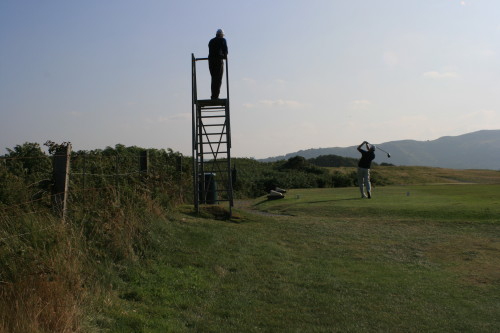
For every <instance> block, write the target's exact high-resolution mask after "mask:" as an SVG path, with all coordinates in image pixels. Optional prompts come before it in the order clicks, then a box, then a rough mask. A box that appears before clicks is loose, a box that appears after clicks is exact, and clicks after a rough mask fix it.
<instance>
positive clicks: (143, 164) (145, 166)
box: [139, 150, 149, 175]
mask: <svg viewBox="0 0 500 333" xmlns="http://www.w3.org/2000/svg"><path fill="white" fill-rule="evenodd" d="M139 171H140V172H141V173H143V174H145V175H147V174H148V173H149V151H147V150H142V151H141V155H140V157H139Z"/></svg>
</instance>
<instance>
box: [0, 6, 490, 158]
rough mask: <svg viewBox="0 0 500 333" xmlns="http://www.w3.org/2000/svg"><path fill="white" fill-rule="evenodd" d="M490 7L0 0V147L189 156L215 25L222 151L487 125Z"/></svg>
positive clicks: (292, 147) (265, 153) (269, 152)
mask: <svg viewBox="0 0 500 333" xmlns="http://www.w3.org/2000/svg"><path fill="white" fill-rule="evenodd" d="M499 13H500V1H498V0H465V1H460V0H418V1H417V0H414V1H410V0H377V1H374V0H349V1H345V0H344V1H337V0H303V1H299V0H273V1H269V0H266V1H264V0H256V1H249V0H246V1H238V0H231V1H229V0H219V1H201V0H199V1H196V0H182V1H180V0H179V1H161V0H141V1H139V0H136V1H132V0H107V1H101V0H85V1H83V0H82V1H67V0H44V1H40V0H1V1H0V115H1V121H0V153H4V152H5V150H4V148H6V147H9V148H11V147H14V146H15V145H16V144H22V143H24V142H27V141H28V142H39V143H43V142H45V141H46V140H49V139H50V140H53V141H56V142H62V141H71V142H72V143H73V146H74V149H76V150H80V149H95V148H104V147H106V146H114V145H115V144H117V143H121V144H125V145H127V146H128V145H137V146H141V147H145V148H149V147H152V148H172V149H173V150H175V151H180V152H182V153H183V154H186V155H190V154H191V53H194V54H195V56H197V57H205V56H206V55H207V43H208V41H209V39H210V38H212V37H213V36H214V35H215V32H216V30H217V29H218V28H223V29H224V30H225V32H226V39H227V42H228V46H229V69H230V73H229V79H230V91H231V107H232V108H231V123H232V131H233V132H232V133H233V156H240V157H256V158H263V157H269V156H275V155H281V154H285V153H289V152H293V151H297V150H299V149H308V148H319V147H335V146H339V147H342V146H351V145H358V144H359V143H361V142H362V141H363V140H367V141H370V142H373V143H383V142H386V141H392V140H401V139H415V140H432V139H436V138H439V137H441V136H445V135H460V134H464V133H467V132H472V131H476V130H480V129H500V93H499V92H500V20H499V19H498V18H499ZM198 66H199V67H198V73H199V76H200V80H199V81H200V82H199V85H200V88H199V89H200V92H199V97H200V98H208V97H209V83H208V69H207V68H206V67H207V66H206V65H205V64H199V65H198Z"/></svg>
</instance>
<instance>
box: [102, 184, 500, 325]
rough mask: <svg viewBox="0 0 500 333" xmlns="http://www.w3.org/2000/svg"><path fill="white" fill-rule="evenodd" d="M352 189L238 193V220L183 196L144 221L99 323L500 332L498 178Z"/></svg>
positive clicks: (499, 215)
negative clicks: (145, 248)
mask: <svg viewBox="0 0 500 333" xmlns="http://www.w3.org/2000/svg"><path fill="white" fill-rule="evenodd" d="M358 193H359V192H358V190H357V189H355V188H343V189H308V190H292V191H290V192H289V193H287V196H286V199H283V200H278V201H265V200H264V198H260V199H258V200H256V201H254V202H251V203H249V202H247V203H240V208H238V209H236V214H235V215H236V218H234V219H233V220H232V221H221V220H214V219H210V218H201V217H196V216H194V215H193V214H191V213H190V211H191V210H192V208H191V207H186V208H185V209H184V212H179V213H178V214H177V217H176V218H175V219H173V220H170V221H159V222H158V224H157V229H156V230H151V231H150V233H151V234H152V235H153V237H154V238H155V240H156V243H155V245H154V247H152V248H151V249H150V250H149V253H147V254H146V258H148V259H147V260H146V259H145V260H142V261H140V262H138V263H137V265H136V267H135V268H132V269H130V268H127V269H125V268H124V269H123V270H122V272H121V273H120V274H119V277H115V278H112V277H110V280H114V281H115V282H114V288H115V296H116V297H111V298H106V299H103V300H102V301H103V302H104V304H105V305H106V308H107V309H108V310H107V312H106V313H103V314H102V315H101V316H99V317H96V318H95V321H94V325H96V326H99V327H101V328H105V329H109V330H110V331H113V332H168V331H171V332H189V331H193V332H498V331H500V185H429V186H405V187H403V186H401V187H400V186H388V187H381V188H376V189H374V191H373V194H374V198H373V199H371V200H368V199H363V200H362V199H359V194H358ZM254 210H258V211H260V213H256V212H253V211H254ZM263 211H265V212H268V213H266V214H264V213H262V212H263ZM270 213H272V214H270ZM116 281H118V282H116Z"/></svg>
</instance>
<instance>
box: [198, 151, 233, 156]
mask: <svg viewBox="0 0 500 333" xmlns="http://www.w3.org/2000/svg"><path fill="white" fill-rule="evenodd" d="M208 154H211V155H214V154H217V155H220V154H227V151H218V152H213V153H212V152H207V153H205V152H203V155H208Z"/></svg>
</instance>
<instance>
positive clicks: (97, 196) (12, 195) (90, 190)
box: [0, 147, 192, 219]
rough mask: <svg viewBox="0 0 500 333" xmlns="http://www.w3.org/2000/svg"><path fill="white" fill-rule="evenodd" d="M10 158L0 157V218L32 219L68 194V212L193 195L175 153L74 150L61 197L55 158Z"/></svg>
mask: <svg viewBox="0 0 500 333" xmlns="http://www.w3.org/2000/svg"><path fill="white" fill-rule="evenodd" d="M29 153H30V154H32V155H33V154H36V156H23V155H22V154H17V155H16V154H12V152H11V154H10V155H7V156H1V157H0V217H1V218H2V219H5V218H8V217H14V216H22V215H32V214H36V213H37V212H46V211H48V210H54V202H55V199H56V198H57V197H59V196H61V195H62V194H65V195H67V207H68V211H69V212H75V211H92V210H96V209H105V207H106V206H107V205H119V204H120V202H121V200H120V199H121V197H122V196H128V197H130V196H131V194H134V195H138V194H140V195H148V196H150V197H152V198H153V197H157V198H160V200H161V202H162V204H165V205H171V204H176V203H181V202H185V201H186V200H189V199H190V198H191V197H192V194H191V193H190V192H191V191H192V186H191V182H192V180H191V174H190V172H191V170H190V165H191V162H190V161H189V158H186V157H184V156H182V155H181V154H179V153H174V152H172V151H165V150H155V149H151V150H143V149H138V148H136V147H131V148H130V147H129V148H124V149H122V151H118V150H115V149H109V150H107V151H106V150H104V151H90V152H87V151H78V152H73V153H71V155H70V156H69V161H68V163H69V168H68V172H67V179H68V181H69V182H68V184H67V187H66V191H64V192H65V193H62V192H61V191H58V192H56V191H54V188H55V186H54V185H55V184H54V182H55V180H54V178H55V174H56V172H57V170H56V169H55V166H54V165H55V163H54V159H55V158H56V157H57V154H54V155H47V154H45V153H43V152H41V151H35V152H33V151H30V152H29Z"/></svg>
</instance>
